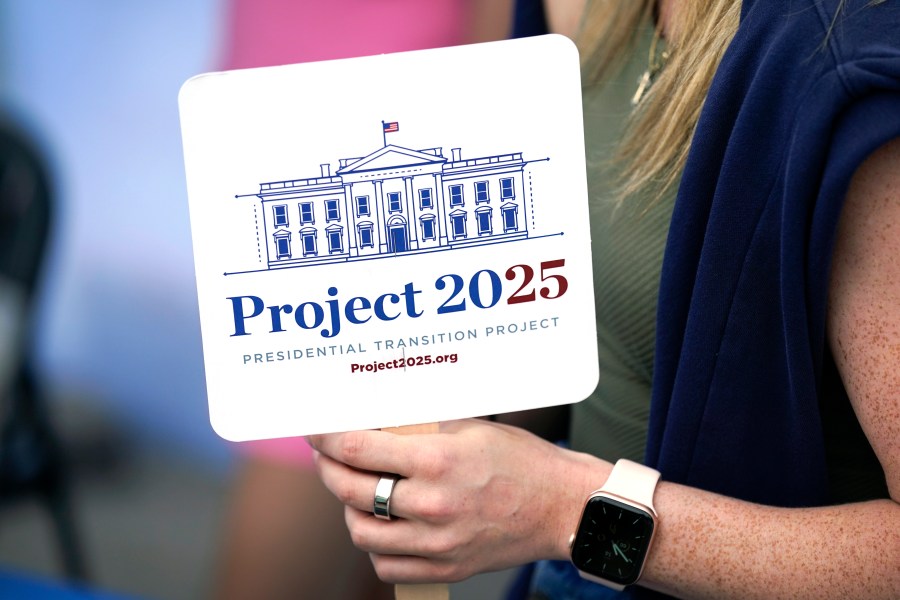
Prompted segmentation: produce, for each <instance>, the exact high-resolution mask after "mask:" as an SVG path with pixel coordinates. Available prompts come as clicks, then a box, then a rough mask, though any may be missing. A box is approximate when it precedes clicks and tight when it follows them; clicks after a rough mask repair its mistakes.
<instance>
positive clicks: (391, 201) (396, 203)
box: [388, 192, 403, 212]
mask: <svg viewBox="0 0 900 600" xmlns="http://www.w3.org/2000/svg"><path fill="white" fill-rule="evenodd" d="M402 210H403V206H402V205H401V204H400V192H388V212H400V211H402Z"/></svg>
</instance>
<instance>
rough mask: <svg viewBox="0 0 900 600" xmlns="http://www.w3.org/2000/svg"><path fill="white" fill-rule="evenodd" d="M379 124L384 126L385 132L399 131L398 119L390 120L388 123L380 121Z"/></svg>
mask: <svg viewBox="0 0 900 600" xmlns="http://www.w3.org/2000/svg"><path fill="white" fill-rule="evenodd" d="M381 124H382V125H383V126H384V132H385V133H395V132H397V131H400V123H399V122H398V121H391V122H390V123H387V122H385V121H382V122H381Z"/></svg>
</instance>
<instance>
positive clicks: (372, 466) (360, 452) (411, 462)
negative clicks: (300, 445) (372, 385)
mask: <svg viewBox="0 0 900 600" xmlns="http://www.w3.org/2000/svg"><path fill="white" fill-rule="evenodd" d="M440 435H441V434H425V435H396V434H393V433H388V432H386V431H348V432H344V433H328V434H322V435H311V436H309V437H308V438H307V439H308V440H309V443H310V445H311V446H312V447H313V448H315V449H316V450H318V451H319V452H321V453H322V454H325V455H326V456H329V457H330V458H332V459H334V460H336V461H339V462H342V463H344V464H346V465H349V466H351V467H354V468H356V469H362V470H365V471H373V472H376V473H396V474H397V475H401V476H403V477H410V476H411V475H413V473H415V472H416V471H417V470H418V467H419V466H420V465H421V464H423V460H424V462H426V463H427V458H426V457H427V456H428V455H429V454H431V453H432V452H433V450H431V447H432V446H433V445H434V443H435V442H437V440H435V439H434V438H435V437H436V436H440ZM441 437H444V436H441ZM428 438H431V439H428ZM428 442H431V443H428Z"/></svg>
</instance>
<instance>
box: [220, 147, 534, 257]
mask: <svg viewBox="0 0 900 600" xmlns="http://www.w3.org/2000/svg"><path fill="white" fill-rule="evenodd" d="M541 160H547V159H541ZM529 162H536V161H526V160H524V159H523V158H522V153H521V152H514V153H509V154H498V155H492V156H484V157H479V158H471V159H464V158H462V152H461V149H460V148H453V149H452V150H451V156H450V158H449V159H448V158H446V157H445V156H444V155H443V152H442V149H441V148H428V149H424V150H411V149H409V148H403V147H401V146H396V145H392V144H388V145H385V146H384V147H382V148H379V149H378V150H376V151H375V152H372V153H371V154H368V155H367V156H363V157H361V158H342V159H340V160H339V162H338V168H337V170H336V171H335V172H334V173H332V172H331V164H330V163H325V164H321V165H320V169H321V172H320V174H319V176H317V177H306V178H302V179H291V180H285V181H272V182H266V183H261V184H260V186H259V192H258V193H256V194H243V195H237V196H236V197H237V198H247V197H250V196H255V197H256V198H258V201H259V202H260V203H261V211H260V212H261V214H262V215H263V218H262V219H261V221H262V228H261V231H259V234H258V235H259V236H262V237H263V238H264V240H260V242H261V245H262V246H263V247H265V249H266V264H267V269H281V268H291V267H303V266H312V265H320V264H326V263H335V262H347V261H354V260H364V259H365V260H371V259H378V258H391V257H394V256H398V255H406V254H414V253H423V252H433V251H438V250H452V249H457V248H462V247H467V246H473V245H481V244H496V243H501V242H509V241H515V240H521V239H526V238H528V237H529V227H528V223H529V214H528V211H529V207H528V203H526V201H525V200H526V197H525V196H526V190H525V181H524V175H523V173H524V168H525V165H526V164H528V163H529Z"/></svg>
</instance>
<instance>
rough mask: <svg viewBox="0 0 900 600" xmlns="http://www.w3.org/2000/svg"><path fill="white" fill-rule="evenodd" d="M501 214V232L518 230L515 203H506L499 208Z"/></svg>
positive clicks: (517, 213)
mask: <svg viewBox="0 0 900 600" xmlns="http://www.w3.org/2000/svg"><path fill="white" fill-rule="evenodd" d="M500 212H501V213H502V214H503V232H504V233H508V232H510V231H518V230H519V207H518V206H516V205H515V204H506V205H504V206H502V207H501V208H500Z"/></svg>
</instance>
